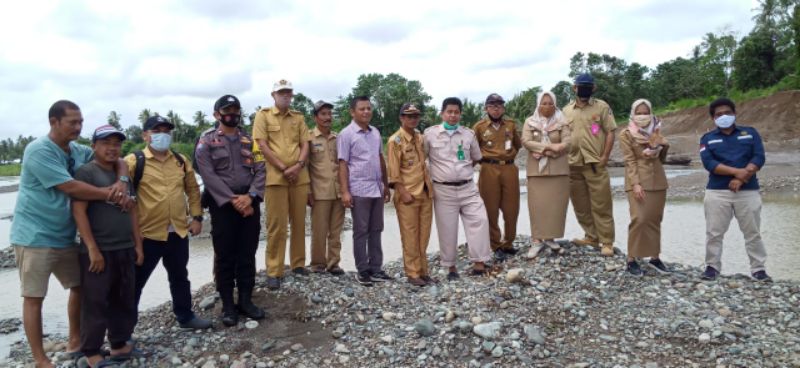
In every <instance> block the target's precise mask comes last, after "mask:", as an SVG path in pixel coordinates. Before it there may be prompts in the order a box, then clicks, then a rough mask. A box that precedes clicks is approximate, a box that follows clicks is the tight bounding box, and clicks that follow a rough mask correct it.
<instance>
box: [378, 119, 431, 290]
mask: <svg viewBox="0 0 800 368" xmlns="http://www.w3.org/2000/svg"><path fill="white" fill-rule="evenodd" d="M421 113H422V112H421V111H420V110H419V109H418V108H417V107H416V106H415V105H414V104H410V103H405V104H403V106H402V107H400V129H398V130H397V132H396V133H394V134H393V135H392V136H391V137H389V141H388V142H389V143H388V145H389V148H388V149H387V155H388V159H387V160H386V171H387V172H388V174H389V187H391V188H393V189H394V193H395V195H394V208H395V210H396V211H397V222H398V224H399V225H400V241H401V242H402V243H403V267H404V268H405V272H406V277H407V278H408V283H410V284H411V285H416V286H425V285H429V284H433V283H435V282H436V280H434V279H433V278H431V277H430V274H429V272H428V256H427V254H428V240H429V239H430V236H431V222H432V220H433V202H432V198H433V184H431V178H430V175H428V168H427V167H426V166H425V152H424V150H423V148H422V141H423V139H422V134H420V132H419V131H417V125H419V117H420V114H421Z"/></svg>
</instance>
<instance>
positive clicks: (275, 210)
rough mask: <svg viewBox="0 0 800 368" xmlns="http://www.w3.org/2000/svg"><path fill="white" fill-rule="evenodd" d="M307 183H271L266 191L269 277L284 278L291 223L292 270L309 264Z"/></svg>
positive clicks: (290, 254)
mask: <svg viewBox="0 0 800 368" xmlns="http://www.w3.org/2000/svg"><path fill="white" fill-rule="evenodd" d="M307 202H308V184H300V185H290V186H285V185H268V186H267V187H266V189H265V191H264V203H265V205H264V207H265V208H266V211H267V254H266V258H267V259H266V264H267V276H270V277H282V276H283V263H284V262H283V261H284V259H285V258H286V231H287V227H288V226H291V233H292V238H291V240H290V245H289V258H290V260H291V267H292V269H295V268H298V267H303V266H305V263H306V233H305V227H306V203H307Z"/></svg>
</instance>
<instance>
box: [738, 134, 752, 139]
mask: <svg viewBox="0 0 800 368" xmlns="http://www.w3.org/2000/svg"><path fill="white" fill-rule="evenodd" d="M736 139H753V136H752V135H740V136H738V137H736Z"/></svg>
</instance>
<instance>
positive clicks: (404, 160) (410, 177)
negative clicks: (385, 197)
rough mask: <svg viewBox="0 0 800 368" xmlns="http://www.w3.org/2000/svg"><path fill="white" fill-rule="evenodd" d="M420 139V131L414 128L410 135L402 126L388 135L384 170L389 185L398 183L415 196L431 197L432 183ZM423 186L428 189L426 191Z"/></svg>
mask: <svg viewBox="0 0 800 368" xmlns="http://www.w3.org/2000/svg"><path fill="white" fill-rule="evenodd" d="M422 141H423V138H422V134H421V133H420V132H418V131H416V130H415V131H414V135H411V134H408V132H406V131H405V130H404V129H403V128H400V129H398V130H397V132H395V133H394V134H393V135H392V136H391V137H389V141H388V142H389V143H388V145H389V147H388V149H387V151H388V152H387V155H388V159H387V161H386V170H387V171H388V174H389V185H391V184H394V183H400V184H402V185H403V186H404V187H405V188H406V190H407V191H408V193H410V194H411V195H412V196H414V197H415V198H420V197H422V196H427V197H428V198H433V185H432V184H431V178H430V175H429V174H428V168H427V167H426V166H425V153H424V148H423V147H422ZM425 188H427V189H428V191H427V193H426V192H425Z"/></svg>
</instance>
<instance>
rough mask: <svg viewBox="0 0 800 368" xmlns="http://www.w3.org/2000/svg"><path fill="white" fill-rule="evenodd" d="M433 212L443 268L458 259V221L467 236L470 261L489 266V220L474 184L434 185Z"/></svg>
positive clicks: (490, 251) (454, 263)
mask: <svg viewBox="0 0 800 368" xmlns="http://www.w3.org/2000/svg"><path fill="white" fill-rule="evenodd" d="M433 188H434V191H433V192H434V193H435V195H434V196H433V212H434V213H435V214H436V231H437V232H438V233H439V250H440V251H441V253H442V255H441V263H442V266H443V267H450V266H455V265H456V260H457V258H458V218H459V215H460V217H461V222H462V223H463V225H464V233H465V234H466V235H467V245H468V248H469V259H470V261H472V262H487V261H489V260H491V259H492V248H491V246H490V245H489V219H488V218H487V217H486V208H485V207H484V205H483V200H482V199H481V196H480V194H479V193H478V188H477V187H476V186H475V183H474V182H469V183H466V184H464V185H461V186H450V185H442V184H436V183H434V184H433Z"/></svg>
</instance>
